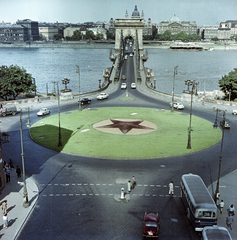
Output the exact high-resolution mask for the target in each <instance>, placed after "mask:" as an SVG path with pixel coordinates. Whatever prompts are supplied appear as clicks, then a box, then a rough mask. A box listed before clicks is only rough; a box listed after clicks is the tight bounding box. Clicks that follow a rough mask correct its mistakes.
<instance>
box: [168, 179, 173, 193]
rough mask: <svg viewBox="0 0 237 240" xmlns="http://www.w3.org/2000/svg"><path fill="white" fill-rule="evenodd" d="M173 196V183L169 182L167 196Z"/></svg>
mask: <svg viewBox="0 0 237 240" xmlns="http://www.w3.org/2000/svg"><path fill="white" fill-rule="evenodd" d="M171 194H172V195H173V194H174V183H173V181H171V182H170V183H169V195H171Z"/></svg>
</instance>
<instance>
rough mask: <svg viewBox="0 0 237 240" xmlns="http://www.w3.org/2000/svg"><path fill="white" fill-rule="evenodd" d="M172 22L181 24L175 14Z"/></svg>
mask: <svg viewBox="0 0 237 240" xmlns="http://www.w3.org/2000/svg"><path fill="white" fill-rule="evenodd" d="M170 22H178V23H180V19H179V18H178V17H176V15H175V14H174V16H173V17H172V18H170Z"/></svg>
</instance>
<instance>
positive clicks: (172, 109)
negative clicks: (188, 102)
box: [171, 66, 178, 112]
mask: <svg viewBox="0 0 237 240" xmlns="http://www.w3.org/2000/svg"><path fill="white" fill-rule="evenodd" d="M177 68H178V66H175V67H174V79H173V92H172V108H171V112H173V111H174V84H175V75H177V74H178V72H177Z"/></svg>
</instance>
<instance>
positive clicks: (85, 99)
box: [78, 98, 91, 105]
mask: <svg viewBox="0 0 237 240" xmlns="http://www.w3.org/2000/svg"><path fill="white" fill-rule="evenodd" d="M78 102H79V101H78ZM80 102H81V105H83V104H89V103H91V99H89V98H82V99H81V101H80Z"/></svg>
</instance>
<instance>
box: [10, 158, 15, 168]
mask: <svg viewBox="0 0 237 240" xmlns="http://www.w3.org/2000/svg"><path fill="white" fill-rule="evenodd" d="M9 166H10V168H14V166H13V162H12V160H11V159H10V161H9Z"/></svg>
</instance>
